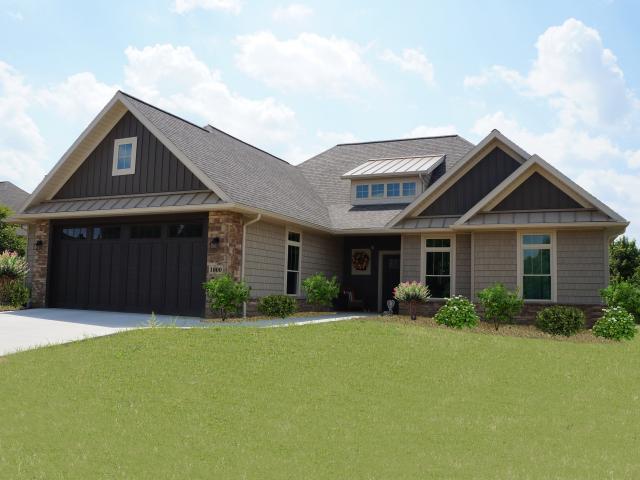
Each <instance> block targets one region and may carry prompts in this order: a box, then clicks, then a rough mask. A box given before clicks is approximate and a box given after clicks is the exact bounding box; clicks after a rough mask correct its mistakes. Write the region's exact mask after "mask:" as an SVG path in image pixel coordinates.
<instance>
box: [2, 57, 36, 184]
mask: <svg viewBox="0 0 640 480" xmlns="http://www.w3.org/2000/svg"><path fill="white" fill-rule="evenodd" d="M31 104H32V91H31V88H30V87H29V86H28V85H27V84H26V83H25V81H24V79H23V78H22V76H21V75H20V74H19V73H18V72H17V71H16V70H15V69H14V68H12V67H11V66H10V65H8V64H6V63H4V62H1V61H0V126H1V128H0V178H2V179H3V180H9V181H11V182H13V183H15V184H17V185H19V186H21V187H23V188H26V189H32V188H34V187H35V185H36V184H37V183H38V181H39V180H40V178H41V177H42V176H43V175H44V173H45V171H44V168H43V162H44V160H45V158H46V153H47V152H46V148H45V141H44V139H43V137H42V135H41V133H40V130H39V129H38V126H37V125H36V123H35V121H34V120H33V118H32V117H31V116H30V115H29V108H30V106H31Z"/></svg>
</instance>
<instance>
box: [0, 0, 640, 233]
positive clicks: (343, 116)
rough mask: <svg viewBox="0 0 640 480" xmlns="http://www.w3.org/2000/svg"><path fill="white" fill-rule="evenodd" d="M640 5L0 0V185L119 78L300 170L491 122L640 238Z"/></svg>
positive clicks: (23, 173)
mask: <svg viewBox="0 0 640 480" xmlns="http://www.w3.org/2000/svg"><path fill="white" fill-rule="evenodd" d="M638 19H640V2H637V1H618V0H581V1H576V2H569V1H567V2H562V1H544V0H543V1H540V0H539V1H536V2H518V1H506V0H504V1H486V0H485V1H482V2H477V1H468V2H464V1H447V2H442V1H438V2H427V1H420V2H402V1H396V2H379V1H373V0H369V1H363V2H358V1H350V2H344V1H334V0H326V1H322V2H311V1H308V2H307V1H301V2H293V3H290V2H286V1H285V2H277V1H276V2H269V1H261V2H251V1H248V0H166V1H155V2H152V1H148V0H142V1H136V2H130V1H129V2H119V1H114V0H110V1H92V2H71V1H67V2H53V1H46V0H38V1H29V0H21V1H6V0H0V180H9V181H12V182H14V183H15V184H17V185H18V186H20V187H22V188H24V189H26V190H28V191H31V190H33V189H34V188H35V187H36V186H37V184H38V183H39V182H40V181H41V180H42V178H43V176H44V175H45V174H46V173H47V172H48V171H49V169H50V168H51V167H52V166H53V165H54V164H55V163H56V162H57V161H58V159H59V158H60V157H61V156H62V155H63V154H64V152H65V151H66V150H67V148H69V146H70V145H71V144H72V143H73V142H74V141H75V139H76V138H77V137H78V135H79V134H80V133H81V132H82V131H83V130H84V128H85V127H86V126H87V125H88V124H89V122H90V121H91V120H92V119H93V117H94V116H95V115H96V114H97V113H98V112H99V111H100V110H101V108H102V107H103V106H104V105H105V104H106V103H107V102H108V101H109V99H110V98H111V97H112V96H113V94H114V93H115V91H116V90H117V89H121V90H123V91H125V92H127V93H130V94H132V95H135V96H137V97H139V98H141V99H143V100H146V101H148V102H150V103H153V104H155V105H157V106H159V107H162V108H165V109H167V110H169V111H171V112H172V113H175V114H178V115H180V116H183V117H184V118H186V119H188V120H190V121H193V122H195V123H198V124H202V125H205V124H207V123H210V124H212V125H214V126H216V127H218V128H220V129H222V130H225V131H227V132H228V133H231V134H232V135H235V136H237V137H239V138H241V139H243V140H245V141H247V142H249V143H251V144H254V145H256V146H258V147H260V148H263V149H266V150H267V151H269V152H271V153H273V154H275V155H277V156H279V157H281V158H284V159H285V160H287V161H289V162H291V163H294V164H297V163H300V162H302V161H304V160H306V159H308V158H310V157H312V156H313V155H316V154H318V153H320V152H322V151H323V150H326V149H327V148H330V147H331V146H333V145H335V144H337V143H345V142H355V141H369V140H383V139H393V138H405V137H406V138H409V137H420V136H431V135H443V134H450V133H457V134H459V135H462V136H463V137H465V138H467V139H468V140H470V141H472V142H478V141H480V140H481V139H482V138H483V137H484V136H485V135H487V134H488V133H489V132H490V131H491V130H492V129H494V128H497V129H498V130H500V131H501V132H502V133H503V134H505V135H506V136H508V137H509V138H511V139H512V140H513V141H515V142H516V143H518V144H519V145H520V146H522V147H523V148H524V149H525V150H526V151H528V152H529V153H531V154H534V153H536V154H538V155H540V156H541V157H542V158H544V159H545V160H547V161H548V162H550V163H551V164H553V165H554V166H556V167H557V168H559V169H560V170H561V171H563V172H564V173H565V174H567V175H568V176H569V177H570V178H572V179H573V180H575V181H576V182H577V183H578V184H580V185H581V186H583V187H584V188H586V189H587V190H589V191H590V192H591V193H592V194H594V195H595V196H596V197H598V198H599V199H600V200H603V201H604V202H606V203H607V204H608V205H609V206H611V207H612V208H613V209H614V210H616V211H618V212H619V213H620V214H622V215H623V216H624V217H625V218H627V219H628V220H629V221H631V226H630V227H629V229H628V233H629V234H630V235H631V236H633V237H636V238H638V237H639V235H640V99H639V93H638V92H639V91H640V55H639V54H638V46H639V45H640V29H639V28H638V26H639V25H638Z"/></svg>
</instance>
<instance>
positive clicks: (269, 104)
mask: <svg viewBox="0 0 640 480" xmlns="http://www.w3.org/2000/svg"><path fill="white" fill-rule="evenodd" d="M125 54H126V56H127V60H128V63H127V65H126V66H125V85H126V87H127V89H129V90H130V91H131V93H133V94H135V95H138V96H140V97H142V98H144V99H145V100H147V101H149V102H152V103H154V104H156V105H158V106H160V107H162V108H165V109H167V110H169V111H171V112H176V113H180V114H184V115H186V116H188V117H189V118H193V117H194V116H195V117H197V118H200V119H202V121H203V123H204V122H209V123H211V124H212V125H215V126H216V127H219V128H221V129H222V130H226V131H228V132H229V133H231V134H233V135H237V136H239V137H241V138H245V139H248V140H249V141H251V142H256V143H267V144H270V145H273V144H274V143H277V142H283V141H286V140H289V139H290V138H291V137H292V136H293V135H294V133H295V130H296V128H297V122H296V118H295V113H294V112H293V111H292V110H291V109H290V108H288V107H287V106H285V105H283V104H281V103H279V102H277V101H276V100H275V99H273V98H271V97H268V98H264V99H258V100H254V99H249V98H245V97H243V96H241V95H239V94H237V93H235V92H233V91H232V90H231V89H230V88H229V87H228V86H227V85H226V84H225V83H224V82H223V81H222V79H221V76H220V74H219V72H217V71H216V70H213V69H211V68H209V66H208V65H207V64H205V63H204V62H203V61H202V60H200V59H199V58H197V57H196V55H195V54H194V53H193V51H192V50H191V49H190V48H189V47H175V46H173V45H155V46H148V47H145V48H143V49H137V48H133V47H128V48H127V49H126V50H125Z"/></svg>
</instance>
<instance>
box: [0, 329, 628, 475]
mask: <svg viewBox="0 0 640 480" xmlns="http://www.w3.org/2000/svg"><path fill="white" fill-rule="evenodd" d="M0 360H2V361H0V478H12V479H14V478H30V479H31V478H47V479H58V478H60V479H61V478H65V479H67V478H78V479H85V478H92V479H93V478H109V479H112V478H136V479H142V478H154V479H155V478H176V479H177V478H180V479H182V478H260V479H263V478H295V479H299V478H304V479H310V478H353V479H360V478H366V479H377V478H380V479H389V478H393V479H399V478H491V479H500V478H518V479H528V478H579V479H590V478H593V479H602V478H616V479H621V478H640V454H639V453H638V440H639V438H640V419H639V416H638V411H639V409H640V341H639V340H638V339H636V340H634V341H631V342H624V343H574V342H555V341H541V340H532V339H527V338H515V337H510V336H501V335H480V334H476V333H470V332H459V331H451V330H447V329H443V328H425V327H424V326H422V325H411V324H402V323H389V322H381V321H371V320H363V321H349V322H337V323H330V324H323V325H313V326H305V327H294V328H277V329H251V328H223V327H217V328H201V329H191V330H183V329H174V328H157V329H146V330H137V331H130V332H125V333H121V334H117V335H113V336H109V337H102V338H97V339H89V340H85V341H82V342H77V343H72V344H67V345H60V346H52V347H47V348H42V349H38V350H33V351H28V352H23V353H19V354H15V355H11V356H7V357H4V358H3V359H0Z"/></svg>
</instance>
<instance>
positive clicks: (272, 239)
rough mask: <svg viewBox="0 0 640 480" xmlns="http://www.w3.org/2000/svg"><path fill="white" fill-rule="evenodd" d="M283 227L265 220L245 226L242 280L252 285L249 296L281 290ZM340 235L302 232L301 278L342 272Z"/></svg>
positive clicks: (283, 258) (284, 232) (253, 296)
mask: <svg viewBox="0 0 640 480" xmlns="http://www.w3.org/2000/svg"><path fill="white" fill-rule="evenodd" d="M285 237H286V228H285V226H284V225H276V224H272V223H267V222H258V223H254V224H251V225H249V226H248V227H247V239H246V259H245V280H246V282H247V283H248V284H249V286H250V287H251V297H252V298H259V297H263V296H265V295H279V294H282V293H284V268H285V244H286V240H285ZM342 250H343V249H342V239H341V238H339V237H331V236H329V235H321V234H315V233H310V232H302V257H301V261H300V269H301V274H302V277H301V278H302V280H304V279H305V278H307V277H309V276H311V275H313V274H315V273H323V274H325V275H327V276H328V277H333V276H334V275H335V276H337V277H338V279H340V277H341V272H342V265H343V263H342Z"/></svg>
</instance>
